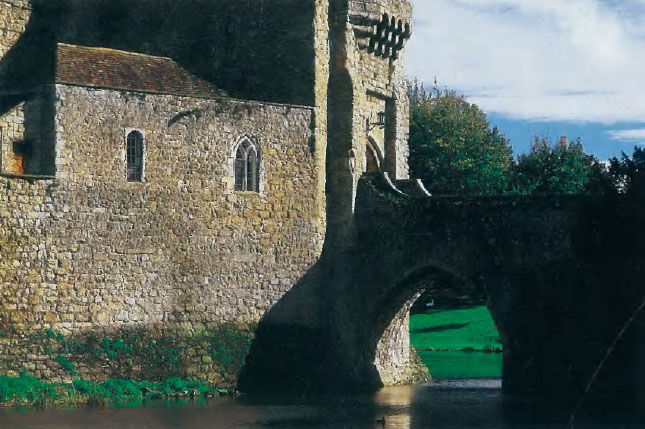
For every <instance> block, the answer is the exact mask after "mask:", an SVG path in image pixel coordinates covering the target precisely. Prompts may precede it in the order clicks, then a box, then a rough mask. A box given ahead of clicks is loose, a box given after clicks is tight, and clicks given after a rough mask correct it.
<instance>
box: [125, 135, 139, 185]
mask: <svg viewBox="0 0 645 429" xmlns="http://www.w3.org/2000/svg"><path fill="white" fill-rule="evenodd" d="M126 165H127V178H128V182H142V181H143V134H141V133H140V132H139V131H136V130H133V131H130V132H129V133H128V136H127V138H126Z"/></svg>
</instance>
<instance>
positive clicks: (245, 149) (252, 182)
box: [235, 140, 260, 192]
mask: <svg viewBox="0 0 645 429" xmlns="http://www.w3.org/2000/svg"><path fill="white" fill-rule="evenodd" d="M235 190H236V191H239V192H259V191H260V163H259V159H258V153H257V150H256V149H255V146H253V145H252V144H251V142H249V141H248V140H244V141H243V142H242V143H241V144H240V145H239V146H238V148H237V152H236V154H235Z"/></svg>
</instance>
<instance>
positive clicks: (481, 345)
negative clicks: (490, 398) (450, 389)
mask: <svg viewBox="0 0 645 429" xmlns="http://www.w3.org/2000/svg"><path fill="white" fill-rule="evenodd" d="M410 341H411V342H412V345H413V346H414V347H415V348H416V349H417V351H418V352H419V356H420V358H421V360H422V361H423V363H424V364H425V365H426V366H427V367H428V369H429V370H430V373H431V374H432V376H433V378H435V379H439V380H440V379H460V378H499V377H501V371H502V355H501V351H502V343H501V340H500V337H499V333H498V332H497V328H496V326H495V323H494V322H493V319H492V317H491V315H490V313H489V312H488V309H487V308H486V307H485V306H475V307H469V308H459V309H447V308H442V309H433V310H428V311H427V312H425V313H421V314H413V315H412V316H411V317H410Z"/></svg>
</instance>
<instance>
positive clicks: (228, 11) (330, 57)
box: [0, 0, 411, 382]
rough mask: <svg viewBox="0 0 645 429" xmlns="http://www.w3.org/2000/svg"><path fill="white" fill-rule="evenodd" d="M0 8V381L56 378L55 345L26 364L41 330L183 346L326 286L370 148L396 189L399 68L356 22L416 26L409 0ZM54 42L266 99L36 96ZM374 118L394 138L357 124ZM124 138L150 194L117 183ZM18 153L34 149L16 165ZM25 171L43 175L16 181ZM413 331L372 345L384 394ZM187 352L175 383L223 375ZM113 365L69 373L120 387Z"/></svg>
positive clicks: (96, 93)
mask: <svg viewBox="0 0 645 429" xmlns="http://www.w3.org/2000/svg"><path fill="white" fill-rule="evenodd" d="M330 3H331V4H330ZM341 3H344V6H342V7H337V6H338V4H341ZM0 8H1V9H0V12H1V14H0V16H1V17H8V19H5V20H3V19H1V18H0V49H1V50H0V54H5V53H6V55H0V82H1V83H2V84H1V85H0V86H4V92H3V93H2V96H0V127H2V128H6V131H7V133H6V136H7V137H6V138H4V139H3V142H2V148H3V149H2V163H3V164H2V165H3V168H2V173H4V175H5V177H4V178H2V179H0V180H2V182H1V183H0V189H1V190H2V191H3V192H2V191H0V231H2V234H3V235H2V240H4V242H6V243H7V244H6V246H4V248H3V250H2V252H3V254H4V256H3V264H4V265H2V266H1V267H0V287H1V294H2V296H3V299H2V302H1V303H0V333H1V334H0V368H7V369H8V370H10V371H11V373H17V372H18V371H20V369H22V368H27V369H29V370H30V371H31V372H32V373H33V374H34V375H37V376H42V377H45V378H48V379H65V378H66V377H69V375H70V374H69V371H66V370H65V368H63V366H62V365H61V363H60V362H58V361H56V359H55V358H56V357H58V356H57V355H56V353H54V354H52V353H51V352H47V350H48V349H50V346H46V347H45V349H43V348H42V347H41V348H40V349H38V350H31V348H32V346H33V344H34V338H42V332H56V333H61V334H63V335H70V336H79V335H80V336H82V337H87V338H91V337H92V336H94V335H98V336H101V335H107V334H106V333H109V332H114V331H115V330H117V331H119V332H124V330H125V331H128V330H143V331H142V332H143V333H142V335H143V337H144V338H147V336H150V335H151V336H152V337H151V338H154V337H155V335H157V336H159V335H161V336H162V337H163V335H164V334H162V332H165V331H168V330H171V331H172V330H177V329H179V330H181V332H182V334H180V337H181V339H180V340H179V341H185V340H186V337H194V335H195V333H196V332H198V331H200V330H201V329H202V327H203V326H217V325H218V324H221V323H223V322H229V321H230V322H234V323H236V324H240V325H248V324H253V323H257V322H258V321H259V320H260V319H261V318H262V317H263V315H265V313H266V311H267V310H268V309H269V308H271V307H272V305H273V304H275V303H276V302H278V301H279V300H280V299H281V298H283V296H284V295H285V294H286V292H287V291H289V290H290V289H291V288H292V287H293V286H294V285H296V284H298V283H299V282H303V278H304V279H306V281H312V282H319V283H321V285H323V284H324V285H326V282H328V280H327V279H326V278H324V277H323V278H315V279H312V277H307V276H306V275H305V274H307V273H310V268H311V267H312V266H314V264H316V263H317V262H320V261H319V257H320V254H321V252H322V247H323V240H324V238H325V233H326V232H327V231H326V226H327V219H328V218H331V219H336V217H337V213H338V207H339V204H337V201H335V199H336V198H338V199H340V200H342V203H341V204H340V205H341V206H343V205H344V207H343V208H342V209H341V211H343V210H345V208H346V207H351V209H352V210H353V200H354V197H355V190H356V185H357V181H358V178H359V177H360V175H361V174H362V172H364V171H365V169H366V159H367V156H366V148H367V142H368V140H369V139H371V140H372V141H373V142H374V144H375V145H376V146H377V147H378V151H379V152H380V156H381V157H384V158H385V159H384V160H382V161H383V162H382V167H383V168H384V169H385V170H386V171H388V172H389V173H390V174H391V175H392V177H393V178H406V177H407V174H408V172H407V171H408V170H407V120H408V119H407V96H406V92H405V85H404V80H403V79H404V75H403V61H402V59H401V58H400V57H399V58H398V59H396V60H394V59H387V58H382V57H377V56H375V55H373V53H370V52H367V51H366V50H365V47H364V46H363V45H361V40H360V37H357V36H356V30H357V29H358V27H357V26H356V25H355V24H353V23H352V22H351V18H350V15H352V14H354V13H355V12H366V13H377V14H383V13H387V14H389V16H397V17H398V16H400V17H401V19H404V20H409V19H410V14H411V8H410V5H409V4H408V2H406V1H394V0H382V1H362V2H361V1H349V0H332V1H331V2H330V0H272V1H271V2H262V1H255V0H237V1H235V2H232V1H230V0H215V1H213V0H196V1H193V2H179V3H178V2H175V1H174V0H143V1H140V2H129V1H126V0H97V1H93V2H82V1H77V0H61V1H57V2H55V3H54V2H51V1H50V0H24V1H19V0H13V1H10V0H4V1H2V0H0ZM341 9H342V10H341ZM339 10H341V12H342V14H341V15H342V16H341V17H340V21H339V16H338V15H337V13H338V11H339ZM159 11H164V13H159ZM330 11H331V12H332V14H331V15H330V14H329V12H330ZM339 22H340V23H339ZM337 25H338V26H339V27H341V32H342V34H343V36H342V37H338V32H337V27H335V26H337ZM341 39H342V40H341ZM54 42H65V43H71V44H78V45H84V46H103V47H111V48H115V49H122V50H126V51H133V52H142V53H148V54H152V55H163V56H168V57H171V58H173V59H174V60H176V61H177V62H178V63H179V64H180V65H182V66H183V67H185V68H186V69H188V70H189V71H190V72H192V73H194V74H195V75H197V76H199V77H202V78H205V79H207V80H209V81H211V82H213V83H215V84H216V85H217V86H218V87H220V88H222V89H223V90H225V91H227V92H228V93H229V94H230V95H232V96H234V97H238V98H246V99H255V100H262V101H264V102H267V103H266V104H262V103H250V102H242V101H239V100H234V99H221V100H196V99H188V98H181V97H173V96H164V95H149V94H148V95H145V94H141V93H132V92H119V91H110V90H88V89H83V88H79V87H69V86H60V85H58V86H52V85H49V86H45V87H44V90H42V91H41V90H40V86H39V85H40V84H42V82H43V80H44V82H45V83H47V82H51V80H48V79H50V78H51V76H49V75H48V74H47V73H48V70H49V68H50V67H51V64H48V62H47V60H48V58H50V56H51V55H50V54H51V49H52V47H53V46H54ZM51 58H53V57H51ZM36 59H38V61H39V62H38V67H36V66H35V65H36V63H35V61H36ZM337 76H341V82H340V84H339V81H338V79H337ZM344 77H347V78H348V80H347V81H343V78H344ZM37 84H38V85H37ZM345 84H348V85H349V86H344V85H345ZM23 85H25V88H22V86H23ZM18 86H20V87H21V92H18V93H15V92H14V93H12V90H13V88H17V87H18ZM7 88H9V91H8V92H7ZM348 88H349V90H348V91H346V90H347V89H348ZM345 94H350V97H351V100H350V102H349V103H346V102H345V100H344V97H345ZM271 102H277V103H291V104H280V105H278V104H270V103H271ZM292 104H297V105H301V104H305V105H308V106H311V107H310V108H303V107H299V106H297V105H292ZM381 111H385V112H386V114H387V126H386V127H385V128H384V129H381V128H378V127H377V128H373V129H369V123H370V122H373V121H374V120H375V119H376V116H377V114H378V113H379V112H381ZM339 121H340V126H339ZM131 129H137V130H139V131H141V132H142V134H143V135H144V137H145V152H146V163H145V181H144V183H128V182H127V181H126V179H125V136H126V134H127V132H128V131H129V130H131ZM338 129H340V130H341V134H339V133H337V131H336V130H338ZM328 130H329V133H328ZM345 131H348V133H347V135H345V134H342V133H344V132H345ZM10 135H11V136H10ZM244 135H247V136H249V137H251V138H252V139H254V140H255V141H256V142H257V143H258V144H259V146H260V148H261V152H262V165H263V167H262V189H263V192H262V193H261V195H254V194H237V193H234V192H232V189H233V181H234V179H233V176H232V171H231V168H232V167H231V166H232V158H231V157H232V147H233V145H234V144H235V142H237V141H238V140H239V139H240V138H241V137H242V136H244ZM21 139H22V140H27V141H34V142H35V143H34V144H33V146H32V147H34V148H37V149H38V150H39V151H40V152H39V153H35V154H30V155H29V157H27V158H25V157H23V158H21V156H22V155H21V154H19V153H16V150H15V147H14V143H15V142H17V141H20V140H21ZM36 140H39V141H36ZM20 162H22V164H21V165H19V164H20ZM20 173H27V174H35V175H41V177H40V178H34V177H32V178H24V177H23V178H22V179H17V178H11V177H13V176H12V175H13V174H20ZM43 175H48V177H42V176H43ZM9 176H11V177H9ZM49 176H55V179H52V178H51V177H49ZM328 195H331V198H330V199H327V198H326V197H327V196H328ZM330 201H331V203H332V204H331V206H332V207H331V208H329V207H328V203H329V202H330ZM350 211H351V210H350ZM341 217H342V219H343V221H344V220H347V219H348V217H345V216H344V215H343V216H341ZM349 217H351V213H350V216H349ZM341 235H342V234H341ZM327 238H329V235H327ZM332 243H333V240H332ZM313 277H315V276H313ZM305 298H306V299H304V301H306V302H307V303H308V304H307V306H304V307H302V309H300V310H298V311H297V314H292V315H291V316H290V320H292V321H293V320H296V319H297V321H298V322H297V323H300V321H302V322H303V323H304V324H305V325H307V326H318V325H320V324H324V323H325V316H324V315H322V316H321V315H320V314H319V313H320V311H319V310H320V309H319V308H318V307H317V304H316V303H314V304H311V303H312V302H314V301H315V297H314V296H308V297H305ZM336 299H342V297H340V296H339V297H336ZM310 304H311V305H310ZM402 314H403V313H402ZM406 327H407V319H406V318H405V317H402V318H401V319H400V320H399V319H397V321H395V323H394V324H393V325H392V328H391V329H390V330H389V331H388V334H387V335H386V336H385V337H386V338H384V340H383V342H382V343H383V344H385V345H389V346H390V347H392V348H394V349H397V350H398V349H401V350H402V352H401V353H397V350H394V351H390V350H387V348H388V347H386V346H383V347H384V348H383V350H382V353H381V354H380V355H379V359H380V361H379V368H381V369H382V371H383V374H384V380H390V379H391V380H392V382H401V381H403V379H404V378H405V376H404V375H401V374H404V372H405V368H404V367H405V365H406V362H409V361H410V359H411V358H410V356H409V353H408V349H407V343H408V342H409V340H408V339H407V331H406V329H407V328H406ZM34 335H35V336H36V337H34ZM38 335H40V337H38ZM50 339H51V338H50ZM30 341H31V342H30ZM45 343H46V341H45ZM186 347H187V348H188V349H194V350H196V349H199V347H197V348H195V347H193V346H186ZM62 351H63V352H65V353H63V355H64V356H67V355H68V354H69V353H68V352H70V347H66V348H65V347H63V349H62ZM191 353H192V352H191ZM200 353H201V352H195V353H193V354H192V355H191V356H189V359H188V364H187V366H186V368H184V373H183V375H186V374H189V375H190V374H197V375H198V376H199V374H200V373H204V374H206V376H207V377H209V378H213V379H216V378H217V377H212V376H211V375H210V374H212V372H213V369H212V368H211V367H210V366H209V365H210V363H209V362H208V359H207V358H205V357H204V355H203V353H202V354H200ZM390 354H391V355H390ZM399 355H400V356H399ZM404 361H405V362H404ZM34 362H36V363H34ZM388 365H389V366H388ZM101 368H103V369H101ZM106 368H108V369H109V365H108V364H105V363H104V365H103V366H101V365H98V366H97V365H90V364H87V365H83V366H82V367H79V371H80V372H81V375H83V376H86V377H90V378H93V377H99V378H100V377H107V376H110V374H114V372H112V373H111V372H110V371H111V370H108V369H106ZM388 371H389V373H388V374H385V372H388ZM117 374H119V373H118V372H117ZM121 374H122V373H121ZM138 374H139V375H138V376H142V377H143V376H145V374H146V373H145V371H144V370H141V371H140V372H139V373H138ZM388 377H389V378H388Z"/></svg>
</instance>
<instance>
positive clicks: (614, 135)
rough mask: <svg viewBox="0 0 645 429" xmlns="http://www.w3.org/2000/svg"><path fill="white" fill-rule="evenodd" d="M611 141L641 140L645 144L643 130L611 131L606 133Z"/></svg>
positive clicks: (644, 130)
mask: <svg viewBox="0 0 645 429" xmlns="http://www.w3.org/2000/svg"><path fill="white" fill-rule="evenodd" d="M607 134H609V137H610V138H611V139H612V140H643V143H645V128H636V129H632V130H611V131H607Z"/></svg>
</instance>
